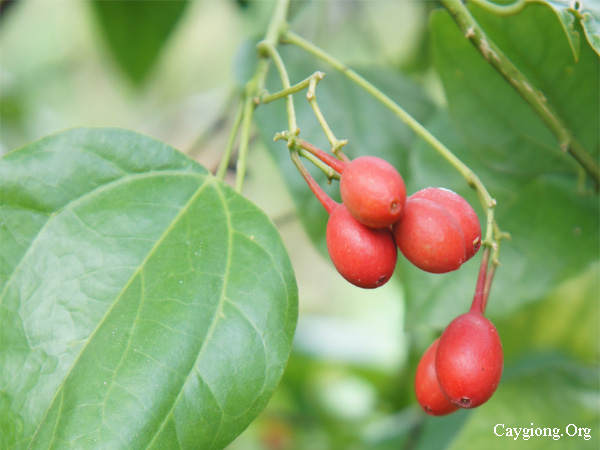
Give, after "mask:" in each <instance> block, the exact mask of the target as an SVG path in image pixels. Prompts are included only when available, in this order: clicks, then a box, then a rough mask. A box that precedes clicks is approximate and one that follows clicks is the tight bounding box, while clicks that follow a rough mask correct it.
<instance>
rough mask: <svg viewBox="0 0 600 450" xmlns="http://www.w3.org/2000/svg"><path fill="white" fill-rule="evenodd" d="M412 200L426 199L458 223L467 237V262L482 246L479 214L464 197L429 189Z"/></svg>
mask: <svg viewBox="0 0 600 450" xmlns="http://www.w3.org/2000/svg"><path fill="white" fill-rule="evenodd" d="M410 197H411V198H426V199H427V200H431V201H432V202H435V203H437V204H438V205H440V206H442V207H443V208H445V209H446V211H448V212H449V213H450V215H451V216H452V217H454V219H455V220H456V221H457V222H458V224H459V225H460V228H461V229H462V232H463V234H464V236H465V246H466V247H465V248H466V254H467V256H466V260H469V259H471V258H472V257H473V255H475V253H477V250H479V247H480V246H481V226H480V225H479V218H478V217H477V213H476V212H475V210H474V209H473V208H472V207H471V205H470V204H469V202H467V201H466V200H465V199H464V198H463V197H461V196H460V195H458V194H457V193H456V192H454V191H451V190H449V189H444V188H434V187H429V188H425V189H422V190H420V191H418V192H415V193H414V194H413V195H411V196H410Z"/></svg>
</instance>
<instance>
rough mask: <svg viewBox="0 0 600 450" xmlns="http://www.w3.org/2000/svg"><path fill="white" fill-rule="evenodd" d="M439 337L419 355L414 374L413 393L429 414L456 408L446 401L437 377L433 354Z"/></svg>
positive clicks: (448, 412) (450, 411) (446, 411)
mask: <svg viewBox="0 0 600 450" xmlns="http://www.w3.org/2000/svg"><path fill="white" fill-rule="evenodd" d="M439 342H440V340H439V339H436V340H435V341H433V343H432V344H431V345H430V346H429V348H428V349H427V351H426V352H425V353H424V354H423V356H422V357H421V361H419V365H418V366H417V372H416V374H415V394H416V395H417V401H418V402H419V404H420V405H421V407H422V408H423V410H424V411H425V412H426V413H427V414H429V415H431V416H444V415H446V414H450V413H452V412H454V411H456V410H457V409H458V407H457V406H455V405H453V404H452V403H450V402H449V401H448V399H447V398H446V396H445V395H444V393H443V392H442V390H441V389H440V385H439V383H438V379H437V373H436V370H435V354H436V352H437V348H438V343H439Z"/></svg>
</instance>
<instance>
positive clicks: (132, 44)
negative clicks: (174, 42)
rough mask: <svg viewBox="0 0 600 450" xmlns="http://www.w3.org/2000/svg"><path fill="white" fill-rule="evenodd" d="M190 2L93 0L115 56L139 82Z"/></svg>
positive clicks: (134, 79)
mask: <svg viewBox="0 0 600 450" xmlns="http://www.w3.org/2000/svg"><path fill="white" fill-rule="evenodd" d="M187 3H188V2H187V0H168V1H146V0H111V1H104V0H92V5H93V9H94V12H95V14H96V18H97V20H98V22H99V24H100V28H101V30H102V33H103V35H104V38H105V40H106V43H107V45H108V47H109V49H110V51H111V52H112V54H113V57H114V58H115V60H116V61H117V63H118V64H119V66H120V67H121V69H122V70H123V71H124V72H125V73H126V74H127V76H128V77H129V78H131V80H132V81H134V82H135V83H136V84H140V83H141V82H142V81H143V80H144V79H145V77H146V76H147V75H148V73H149V71H150V70H151V69H152V67H153V65H154V63H155V62H156V60H157V59H158V56H159V54H160V51H161V49H162V48H163V46H164V44H165V42H166V41H167V38H168V37H169V35H170V34H171V32H172V31H173V30H174V29H175V26H176V25H177V22H178V21H179V19H180V17H181V15H182V14H183V12H184V10H185V8H186V6H187Z"/></svg>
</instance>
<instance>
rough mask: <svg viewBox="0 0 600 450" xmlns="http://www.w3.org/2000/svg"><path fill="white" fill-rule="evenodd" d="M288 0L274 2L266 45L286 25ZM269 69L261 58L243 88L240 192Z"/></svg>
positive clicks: (272, 42)
mask: <svg viewBox="0 0 600 450" xmlns="http://www.w3.org/2000/svg"><path fill="white" fill-rule="evenodd" d="M289 4H290V0H278V1H277V2H276V4H275V9H274V11H273V14H272V16H271V20H270V22H269V27H268V28H267V33H266V35H265V39H264V42H265V43H266V45H271V46H272V47H275V46H276V45H277V42H278V41H279V38H280V36H281V34H282V33H283V32H284V30H285V29H286V27H287V22H286V17H287V12H288V8H289ZM268 69H269V60H268V59H267V58H261V59H260V60H259V61H258V63H257V65H256V70H255V71H254V75H253V76H252V78H251V79H250V81H248V83H247V84H246V88H245V92H244V95H245V98H244V107H243V111H242V115H243V117H242V130H241V133H240V146H239V148H240V150H239V155H238V162H237V166H236V182H235V189H236V191H238V192H241V190H242V187H243V184H244V178H245V175H246V165H247V164H246V160H247V156H248V155H247V154H248V146H249V142H250V128H251V126H252V117H253V115H254V108H255V106H256V104H257V103H256V102H255V99H257V98H258V97H259V93H260V92H261V91H262V89H263V88H264V85H265V81H266V79H267V72H268Z"/></svg>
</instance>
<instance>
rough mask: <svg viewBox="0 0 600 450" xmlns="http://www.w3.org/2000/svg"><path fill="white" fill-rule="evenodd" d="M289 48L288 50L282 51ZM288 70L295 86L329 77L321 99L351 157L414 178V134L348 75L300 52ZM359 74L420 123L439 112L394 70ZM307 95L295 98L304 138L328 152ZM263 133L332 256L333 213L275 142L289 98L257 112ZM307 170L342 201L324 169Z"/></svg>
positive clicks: (277, 85) (273, 86)
mask: <svg viewBox="0 0 600 450" xmlns="http://www.w3.org/2000/svg"><path fill="white" fill-rule="evenodd" d="M282 50H286V49H282ZM282 55H283V59H284V61H285V63H286V66H287V68H288V72H289V73H290V74H293V77H294V79H293V80H292V83H295V82H299V81H301V80H302V79H304V78H306V77H308V76H309V75H311V74H312V73H313V72H315V71H317V70H321V71H323V72H325V73H326V76H325V78H324V79H323V80H322V81H320V82H319V84H318V85H317V89H316V96H317V101H318V103H319V107H320V108H321V110H322V111H323V114H324V116H325V118H326V119H327V122H328V124H329V126H330V127H331V129H332V130H333V132H334V134H335V135H336V137H337V138H338V139H348V141H349V142H348V145H346V146H345V147H344V148H343V150H344V152H345V153H346V154H347V155H348V156H349V157H350V158H355V157H357V156H360V155H369V154H370V155H377V156H379V157H381V158H384V159H386V160H387V161H389V162H390V163H391V164H393V165H394V166H395V167H396V168H397V169H398V170H399V171H400V173H401V174H402V175H403V176H408V175H409V174H408V173H407V164H406V158H407V155H408V149H409V148H410V146H411V145H412V142H413V140H414V134H413V132H412V131H411V130H410V129H409V128H408V126H406V125H404V124H403V123H402V122H400V121H399V120H398V118H397V117H396V116H395V115H394V114H393V113H391V112H390V111H389V110H387V109H386V108H385V107H383V106H382V105H381V104H380V103H378V102H377V101H376V100H374V99H373V98H372V97H371V96H370V95H369V94H367V93H365V92H364V91H363V90H362V89H361V88H360V87H358V86H356V85H355V84H354V83H353V82H351V81H349V80H348V79H347V78H346V77H345V76H343V75H342V74H339V73H337V72H335V71H334V70H333V69H332V68H331V67H328V66H324V65H323V64H321V63H319V62H316V61H315V60H313V59H310V58H307V57H305V56H303V55H302V54H298V53H297V52H295V51H294V49H291V50H288V51H284V52H282ZM359 72H360V73H361V74H362V75H363V76H365V77H366V78H367V79H369V80H370V81H371V82H372V83H373V84H374V85H375V86H377V87H379V88H380V89H381V90H382V91H384V92H385V93H386V94H388V95H389V96H390V97H391V98H392V99H394V100H396V101H398V102H399V103H400V104H401V105H402V106H403V107H404V108H405V109H406V110H407V111H409V112H410V113H411V114H412V115H413V116H414V117H416V118H417V119H418V120H424V119H425V118H427V117H429V116H430V115H431V113H432V112H433V105H432V102H431V100H430V99H429V98H428V97H427V95H426V94H425V93H424V92H423V90H422V89H421V88H420V87H419V86H418V85H417V84H416V83H414V82H412V81H410V80H408V79H407V78H405V77H403V76H402V75H400V74H399V73H397V72H395V71H391V70H389V69H383V68H379V69H366V70H359ZM268 88H269V90H270V91H271V92H275V91H277V90H279V89H281V81H279V79H278V78H276V77H273V78H272V79H271V80H270V83H269V85H268ZM305 94H306V92H301V93H299V94H296V95H295V96H294V105H295V107H296V116H297V122H298V126H299V127H300V129H301V132H300V137H301V138H302V139H304V140H307V141H309V142H311V143H313V144H314V145H316V146H318V147H320V148H322V149H324V150H325V151H328V150H329V148H330V145H329V142H328V141H327V138H326V136H325V133H324V132H323V130H322V128H321V127H320V125H319V123H318V121H317V119H316V118H315V115H314V112H313V110H312V108H311V107H310V106H309V104H308V102H307V101H306V97H305ZM256 117H257V121H258V125H259V127H258V130H259V133H260V135H261V137H262V138H263V140H264V141H265V142H266V143H267V146H268V148H269V150H270V152H271V154H272V155H273V156H274V158H275V160H276V161H277V164H278V165H279V167H280V168H281V171H282V173H283V174H284V178H285V181H286V183H287V184H288V186H289V188H290V191H291V193H292V196H293V198H294V200H295V201H296V207H297V209H298V212H299V216H300V219H301V220H302V223H303V225H304V226H305V227H306V229H307V231H308V234H309V236H310V237H311V239H312V240H313V242H315V243H316V244H317V246H318V247H319V249H320V250H321V251H323V252H326V250H325V248H326V246H325V225H326V222H327V213H326V212H325V210H324V209H323V207H322V206H321V205H320V204H319V202H318V201H317V200H316V199H315V198H314V196H313V195H312V193H311V192H310V190H309V189H308V186H307V185H306V183H305V182H304V180H303V178H302V177H301V176H300V174H299V173H298V171H297V170H296V168H295V166H294V165H293V164H292V162H291V160H290V156H289V152H288V150H287V147H286V146H285V144H284V143H283V142H273V136H274V135H275V133H276V132H278V131H281V130H284V129H286V128H287V120H286V117H287V115H286V110H285V103H284V101H283V100H280V101H277V102H273V103H269V104H266V105H264V106H261V107H260V108H258V109H257V110H256ZM306 165H307V167H308V168H309V170H310V171H311V173H312V174H313V176H314V177H315V179H316V180H317V181H319V182H320V184H321V185H322V186H323V187H324V189H325V191H326V192H327V193H328V194H329V195H331V196H332V197H333V198H335V199H337V200H339V189H338V183H332V186H328V185H327V183H326V176H325V175H324V174H323V173H322V172H321V171H320V170H313V169H314V168H313V167H311V166H312V164H310V163H308V162H307V163H306Z"/></svg>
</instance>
